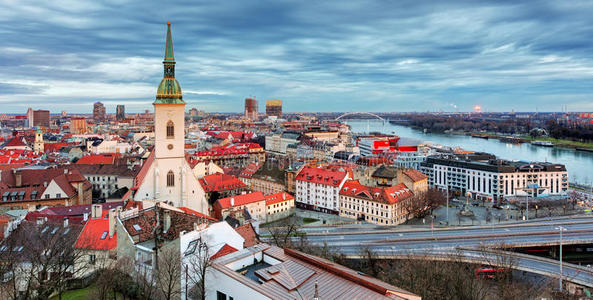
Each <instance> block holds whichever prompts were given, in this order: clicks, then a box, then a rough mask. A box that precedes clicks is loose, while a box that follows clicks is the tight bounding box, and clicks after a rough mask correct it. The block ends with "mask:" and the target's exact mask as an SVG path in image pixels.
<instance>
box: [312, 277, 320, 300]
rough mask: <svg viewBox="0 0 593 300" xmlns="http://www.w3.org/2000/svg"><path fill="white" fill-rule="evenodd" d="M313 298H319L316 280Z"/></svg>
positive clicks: (318, 299)
mask: <svg viewBox="0 0 593 300" xmlns="http://www.w3.org/2000/svg"><path fill="white" fill-rule="evenodd" d="M313 300H321V298H319V285H318V284H317V281H315V294H314V295H313Z"/></svg>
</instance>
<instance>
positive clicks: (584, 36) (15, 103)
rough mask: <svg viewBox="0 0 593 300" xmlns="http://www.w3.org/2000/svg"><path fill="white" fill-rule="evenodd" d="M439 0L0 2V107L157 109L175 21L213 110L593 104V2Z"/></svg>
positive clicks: (185, 70) (180, 63)
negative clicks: (250, 104) (277, 105)
mask: <svg viewBox="0 0 593 300" xmlns="http://www.w3.org/2000/svg"><path fill="white" fill-rule="evenodd" d="M173 2H176V3H173ZM432 2H434V3H431V2H421V1H318V2H309V1H238V0H237V1H211V2H201V1H200V2H198V1H181V2H177V1H134V2H128V1H115V0H113V1H103V2H100V1H82V0H79V1H42V2H41V3H40V2H39V1H7V0H5V1H0V36H1V37H2V44H1V46H0V51H1V53H2V58H0V67H1V68H2V70H3V71H2V73H0V112H1V113H23V112H24V111H25V110H26V108H27V107H34V108H46V109H51V110H52V112H56V113H57V112H59V111H61V110H67V111H69V112H90V111H91V110H92V103H93V102H95V101H97V100H99V101H103V102H104V103H105V104H106V106H107V109H108V111H111V112H113V111H115V106H116V105H117V104H125V105H126V110H127V111H129V112H138V111H144V110H145V109H152V106H151V103H152V101H153V99H154V96H155V92H156V88H157V85H158V83H159V81H160V79H161V77H162V65H161V61H162V57H163V54H164V53H163V52H164V39H165V29H166V25H165V24H166V22H167V21H171V22H172V24H173V44H174V51H175V58H176V60H177V77H178V80H179V82H180V84H181V87H182V90H183V91H184V98H185V99H186V101H187V102H188V106H189V107H198V108H199V109H205V110H208V111H223V112H239V111H242V107H243V99H244V98H245V97H248V96H256V98H257V99H259V100H260V103H263V102H264V100H265V99H282V100H284V110H285V111H433V110H444V111H454V110H460V111H465V110H471V108H472V107H473V105H475V104H480V105H482V107H483V108H484V109H485V110H491V111H501V110H502V111H509V110H512V109H514V110H516V111H533V110H535V109H536V108H537V109H538V110H540V111H544V110H559V109H560V108H561V107H562V106H563V105H567V106H568V108H569V109H570V110H577V111H581V110H593V104H592V103H593V101H592V100H593V93H592V92H591V91H592V88H591V87H593V42H592V39H591V37H593V19H592V18H591V17H590V16H591V15H593V2H590V1H521V2H518V1H463V0H459V1H436V2H435V1H432ZM262 105H263V104H262ZM262 109H263V107H262Z"/></svg>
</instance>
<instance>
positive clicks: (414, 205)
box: [403, 188, 446, 219]
mask: <svg viewBox="0 0 593 300" xmlns="http://www.w3.org/2000/svg"><path fill="white" fill-rule="evenodd" d="M445 203H446V198H445V195H443V192H442V191H440V190H439V189H437V188H429V189H428V190H426V191H425V192H417V193H416V194H414V195H413V196H412V197H411V198H410V199H407V200H406V201H404V202H403V209H404V210H405V211H406V218H407V219H409V217H410V216H412V217H417V218H422V217H424V216H426V215H428V214H432V211H433V210H434V209H435V208H437V207H439V206H441V205H443V204H445Z"/></svg>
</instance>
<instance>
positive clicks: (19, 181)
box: [14, 170, 23, 187]
mask: <svg viewBox="0 0 593 300" xmlns="http://www.w3.org/2000/svg"><path fill="white" fill-rule="evenodd" d="M14 179H15V185H16V187H21V186H22V185H23V174H22V173H21V171H20V170H19V171H17V170H15V171H14Z"/></svg>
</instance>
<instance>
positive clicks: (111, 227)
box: [108, 208, 115, 238]
mask: <svg viewBox="0 0 593 300" xmlns="http://www.w3.org/2000/svg"><path fill="white" fill-rule="evenodd" d="M108 216H109V238H112V237H113V234H114V233H115V208H112V209H110V210H109V215H108Z"/></svg>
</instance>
